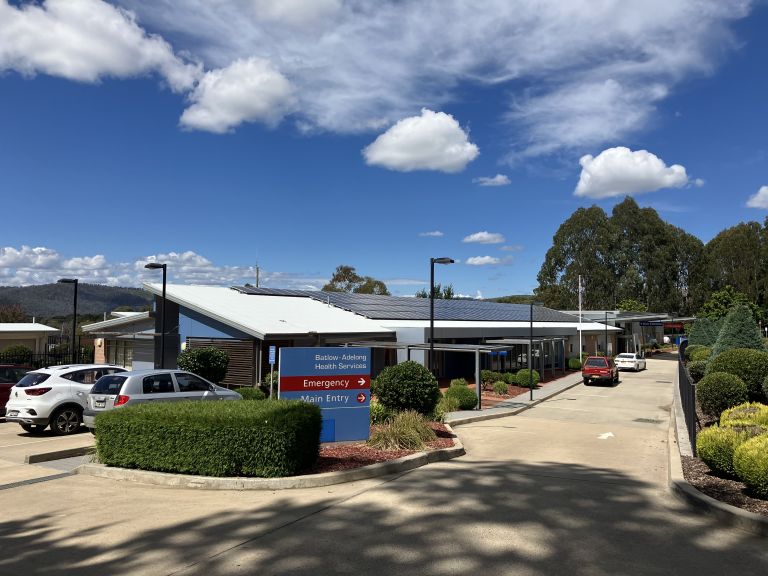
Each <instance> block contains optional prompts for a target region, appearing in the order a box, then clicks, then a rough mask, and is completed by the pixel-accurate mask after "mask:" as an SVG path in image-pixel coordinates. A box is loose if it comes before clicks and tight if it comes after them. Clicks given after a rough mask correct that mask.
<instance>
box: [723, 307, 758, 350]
mask: <svg viewBox="0 0 768 576" xmlns="http://www.w3.org/2000/svg"><path fill="white" fill-rule="evenodd" d="M731 348H754V349H755V350H765V347H764V346H763V337H762V336H761V335H760V328H758V326H757V322H755V318H754V316H752V310H751V309H750V308H749V306H746V305H744V304H736V305H735V306H734V307H733V308H732V309H731V311H730V312H728V316H726V317H725V322H724V323H723V327H722V328H721V329H720V333H719V334H718V335H717V342H715V345H714V346H713V347H712V358H715V357H716V356H717V355H718V354H720V353H722V352H725V351H726V350H730V349H731Z"/></svg>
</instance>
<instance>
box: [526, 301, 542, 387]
mask: <svg viewBox="0 0 768 576" xmlns="http://www.w3.org/2000/svg"><path fill="white" fill-rule="evenodd" d="M534 304H536V305H537V306H538V305H540V304H541V303H540V302H534V301H533V300H531V313H530V321H531V333H530V336H529V339H528V388H529V390H530V391H531V395H530V399H531V400H533V306H534ZM541 371H542V373H543V372H544V368H542V369H541Z"/></svg>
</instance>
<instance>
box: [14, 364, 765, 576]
mask: <svg viewBox="0 0 768 576" xmlns="http://www.w3.org/2000/svg"><path fill="white" fill-rule="evenodd" d="M648 365H649V367H648V370H646V371H645V372H641V373H638V374H625V373H622V382H621V383H620V384H619V385H618V386H616V387H612V388H608V387H606V388H602V387H596V386H595V387H585V386H583V385H579V386H577V387H576V388H573V389H571V390H569V391H566V392H564V393H562V394H560V395H558V396H556V397H554V398H552V399H550V400H548V401H546V402H543V403H542V404H540V405H538V406H536V407H535V408H533V409H531V410H529V411H527V412H524V413H523V414H520V415H518V416H514V417H508V418H503V419H498V420H492V421H485V422H479V423H476V424H469V425H465V426H462V427H460V428H458V430H457V431H458V432H459V435H460V436H461V438H462V440H463V441H464V443H465V446H466V449H467V455H466V456H464V457H462V458H459V459H456V460H452V461H450V462H446V463H441V464H435V465H430V466H427V467H425V468H421V469H417V470H413V471H411V472H408V473H405V474H401V475H399V476H396V477H390V478H384V479H377V480H368V481H363V482H356V483H351V484H346V485H341V486H332V487H326V488H317V489H307V490H290V491H283V492H206V491H195V490H178V489H169V488H158V487H150V486H141V485H136V484H130V483H126V482H113V481H109V480H103V479H97V478H90V477H81V476H75V477H68V478H63V479H59V480H54V481H50V482H45V483H43V484H39V485H33V486H21V487H18V488H13V489H10V490H4V491H0V513H2V517H3V521H2V523H0V550H2V551H3V553H2V555H0V574H3V575H5V574H8V575H10V574H13V575H17V574H29V575H32V574H51V573H59V574H77V575H79V576H90V575H104V574H109V575H118V574H132V575H133V574H147V575H149V574H152V575H155V574H199V575H210V576H216V575H224V574H259V575H269V574H298V575H307V576H309V575H310V574H311V575H313V576H314V575H317V574H323V575H325V574H354V575H363V574H371V575H373V574H418V575H432V574H434V575H443V574H472V575H476V574H479V575H481V576H490V575H496V574H499V575H502V574H504V575H526V576H528V575H545V574H546V575H549V574H553V575H560V574H568V575H590V576H591V575H595V576H608V575H623V574H626V575H645V574H649V575H650V574H654V575H655V574H658V575H665V576H666V575H674V574H684V575H688V574H690V575H695V576H703V575H709V574H762V573H768V546H766V542H765V540H761V539H759V538H757V537H754V536H751V535H749V534H747V533H744V532H741V531H739V530H737V529H733V528H719V527H718V525H717V522H716V521H715V520H713V519H711V518H710V517H708V516H703V515H700V514H699V513H697V512H694V511H692V510H690V509H689V508H687V507H686V506H685V505H684V504H682V503H680V502H678V501H677V500H676V499H674V498H673V497H672V496H671V494H670V493H669V491H668V489H667V486H666V475H667V427H668V425H669V405H670V403H671V401H672V386H673V384H672V383H673V381H674V370H675V369H676V365H675V364H674V363H673V362H665V361H663V360H652V361H649V363H648Z"/></svg>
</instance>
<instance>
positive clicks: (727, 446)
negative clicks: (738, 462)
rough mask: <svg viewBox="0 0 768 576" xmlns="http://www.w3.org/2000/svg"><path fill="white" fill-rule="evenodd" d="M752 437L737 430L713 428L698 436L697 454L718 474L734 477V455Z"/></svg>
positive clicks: (703, 431)
mask: <svg viewBox="0 0 768 576" xmlns="http://www.w3.org/2000/svg"><path fill="white" fill-rule="evenodd" d="M752 436H754V435H753V434H750V433H749V432H745V431H741V430H739V429H736V428H720V427H718V426H711V427H709V428H705V429H704V430H702V431H701V432H700V433H699V434H698V435H697V436H696V453H697V454H698V456H699V458H701V460H702V461H703V462H704V463H705V464H706V465H707V466H709V467H710V469H711V470H712V471H713V472H715V473H716V474H718V475H721V476H733V475H734V474H735V471H734V469H733V453H734V452H735V451H736V448H738V447H739V446H741V445H742V444H743V443H744V442H746V441H747V440H749V439H750V438H751V437H752Z"/></svg>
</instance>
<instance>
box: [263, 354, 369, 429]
mask: <svg viewBox="0 0 768 576" xmlns="http://www.w3.org/2000/svg"><path fill="white" fill-rule="evenodd" d="M278 397H279V398H282V399H287V400H303V401H304V402H310V403H312V404H316V405H317V406H319V407H320V410H321V412H322V416H323V428H322V431H321V433H320V441H321V442H340V441H347V440H367V439H368V436H369V435H370V429H371V426H370V424H371V349H370V348H331V347H326V348H319V347H318V348H281V349H280V364H279V386H278Z"/></svg>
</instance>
